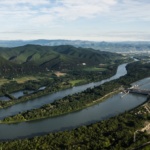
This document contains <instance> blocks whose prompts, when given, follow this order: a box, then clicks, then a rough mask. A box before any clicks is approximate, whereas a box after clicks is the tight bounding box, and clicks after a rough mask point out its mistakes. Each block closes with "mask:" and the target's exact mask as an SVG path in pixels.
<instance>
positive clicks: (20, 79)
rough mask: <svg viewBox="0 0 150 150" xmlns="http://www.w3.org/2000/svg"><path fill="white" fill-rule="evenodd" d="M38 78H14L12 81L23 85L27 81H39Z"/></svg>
mask: <svg viewBox="0 0 150 150" xmlns="http://www.w3.org/2000/svg"><path fill="white" fill-rule="evenodd" d="M39 78H40V77H36V76H25V77H20V78H14V80H13V81H16V82H17V83H25V82H26V81H29V80H39Z"/></svg>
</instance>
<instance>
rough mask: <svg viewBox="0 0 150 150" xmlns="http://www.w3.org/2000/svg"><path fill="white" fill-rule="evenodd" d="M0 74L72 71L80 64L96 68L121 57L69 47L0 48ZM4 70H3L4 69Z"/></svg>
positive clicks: (26, 46) (31, 46)
mask: <svg viewBox="0 0 150 150" xmlns="http://www.w3.org/2000/svg"><path fill="white" fill-rule="evenodd" d="M0 57H1V58H0V70H1V72H0V73H1V74H6V73H9V72H12V73H14V72H18V73H19V72H22V73H25V72H28V73H29V72H32V71H34V72H37V71H45V70H52V69H53V70H62V69H73V68H76V67H79V66H82V64H83V63H84V64H86V65H88V66H96V65H99V64H100V63H108V62H109V63H111V62H113V61H115V60H116V59H120V57H121V55H119V54H115V53H110V52H101V51H97V50H93V49H90V48H88V49H85V48H76V47H73V46H70V45H63V46H40V45H25V46H20V47H13V48H0ZM4 68H5V69H4Z"/></svg>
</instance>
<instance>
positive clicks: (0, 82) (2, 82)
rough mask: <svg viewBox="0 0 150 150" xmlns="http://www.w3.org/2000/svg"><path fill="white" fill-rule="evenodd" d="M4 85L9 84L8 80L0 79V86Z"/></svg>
mask: <svg viewBox="0 0 150 150" xmlns="http://www.w3.org/2000/svg"><path fill="white" fill-rule="evenodd" d="M5 83H9V80H8V79H3V78H0V85H3V84H5Z"/></svg>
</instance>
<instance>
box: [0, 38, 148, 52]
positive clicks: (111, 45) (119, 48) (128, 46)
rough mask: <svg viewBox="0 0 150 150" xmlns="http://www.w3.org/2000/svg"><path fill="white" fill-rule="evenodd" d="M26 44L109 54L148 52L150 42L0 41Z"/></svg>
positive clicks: (4, 44)
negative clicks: (64, 46)
mask: <svg viewBox="0 0 150 150" xmlns="http://www.w3.org/2000/svg"><path fill="white" fill-rule="evenodd" d="M26 44H34V45H42V46H59V45H72V46H75V47H82V48H93V49H96V50H101V51H109V52H147V51H150V42H92V41H80V40H74V41H71V40H42V39H41V40H29V41H21V40H18V41H0V47H17V46H24V45H26Z"/></svg>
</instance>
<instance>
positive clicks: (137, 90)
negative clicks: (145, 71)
mask: <svg viewBox="0 0 150 150" xmlns="http://www.w3.org/2000/svg"><path fill="white" fill-rule="evenodd" d="M127 92H129V93H137V94H142V95H150V90H145V89H140V88H139V87H138V85H134V86H132V87H131V88H128V89H127Z"/></svg>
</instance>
